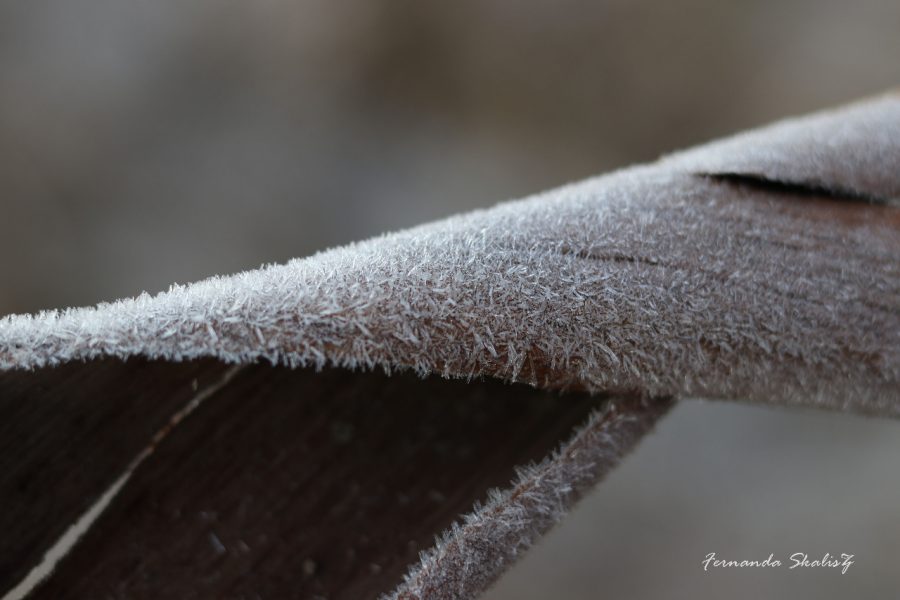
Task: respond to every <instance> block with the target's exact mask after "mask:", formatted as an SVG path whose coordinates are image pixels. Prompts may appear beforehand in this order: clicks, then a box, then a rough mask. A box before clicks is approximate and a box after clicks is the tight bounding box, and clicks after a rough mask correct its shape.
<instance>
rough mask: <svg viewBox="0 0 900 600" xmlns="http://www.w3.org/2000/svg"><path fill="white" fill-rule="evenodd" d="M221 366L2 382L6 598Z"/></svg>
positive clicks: (99, 371)
mask: <svg viewBox="0 0 900 600" xmlns="http://www.w3.org/2000/svg"><path fill="white" fill-rule="evenodd" d="M223 367H224V365H221V364H219V363H217V362H215V361H198V362H192V363H181V364H164V363H152V362H147V361H143V360H131V361H129V362H128V363H127V364H126V363H122V362H121V361H96V362H93V363H91V364H90V365H85V364H84V363H73V364H69V365H65V366H61V367H57V368H48V369H42V370H40V371H37V372H29V371H11V372H5V373H0V506H2V510H0V531H2V532H3V535H0V593H3V592H5V591H6V590H7V589H9V588H11V587H12V586H13V585H15V584H16V583H18V582H19V581H20V580H21V579H22V578H23V577H24V576H25V575H26V574H27V573H28V571H29V570H30V569H31V567H32V566H33V565H34V564H35V563H37V562H38V561H39V560H40V558H41V557H42V556H43V555H44V552H46V550H47V549H48V548H49V547H50V546H51V545H52V544H53V543H54V542H55V541H56V540H57V539H58V538H59V537H60V535H61V534H62V533H63V532H64V531H65V530H66V529H67V528H68V526H69V525H70V524H71V523H72V522H73V521H74V520H76V519H77V518H78V517H79V516H80V515H81V514H82V513H84V512H85V511H86V510H87V509H88V508H89V507H90V506H91V504H93V502H94V501H95V500H96V499H97V498H98V497H99V496H100V495H101V494H102V493H103V491H104V490H105V489H106V488H107V487H108V486H109V485H110V484H111V483H112V482H113V481H115V479H116V478H117V477H118V476H119V475H120V474H121V473H122V472H123V471H124V470H125V468H126V466H127V465H128V462H129V461H130V460H131V459H132V458H134V457H135V456H136V455H137V454H138V452H140V450H141V449H142V448H144V446H146V445H147V442H148V441H149V440H150V437H151V436H152V435H153V434H154V433H155V432H156V431H157V430H158V429H159V428H160V427H161V426H163V425H164V424H165V423H166V421H168V419H169V416H170V415H171V414H172V413H174V412H175V411H176V410H177V409H178V408H180V407H181V406H182V405H183V404H185V403H186V402H187V401H188V400H189V399H190V398H191V397H192V396H193V395H194V394H195V393H196V392H195V391H194V387H195V386H194V382H195V381H196V386H197V388H198V389H202V387H203V386H205V385H207V382H209V381H212V380H214V379H216V378H217V376H218V373H219V372H220V371H221V370H222V369H223Z"/></svg>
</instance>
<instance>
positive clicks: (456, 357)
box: [0, 94, 900, 599]
mask: <svg viewBox="0 0 900 600" xmlns="http://www.w3.org/2000/svg"><path fill="white" fill-rule="evenodd" d="M898 198H900V96H898V95H897V94H891V95H886V96H884V97H881V98H877V99H875V100H872V101H869V102H866V103H860V104H857V105H853V106H850V107H847V108H843V109H840V110H836V111H833V112H825V113H820V114H816V115H813V116H809V117H805V118H800V119H795V120H789V121H785V122H782V123H777V124H775V125H773V126H770V127H767V128H764V129H760V130H758V131H754V132H750V133H747V134H743V135H739V136H736V137H734V138H731V139H729V140H725V141H722V142H717V143H712V144H709V145H707V146H703V147H700V148H697V149H694V150H690V151H687V152H683V153H679V154H675V155H672V156H669V157H666V158H664V159H663V160H661V161H659V162H657V163H655V164H651V165H644V166H638V167H633V168H630V169H627V170H623V171H620V172H617V173H613V174H611V175H607V176H604V177H599V178H596V179H591V180H588V181H585V182H582V183H578V184H574V185H570V186H567V187H564V188H561V189H558V190H555V191H552V192H548V193H545V194H541V195H538V196H535V197H532V198H528V199H525V200H521V201H516V202H508V203H504V204H500V205H498V206H496V207H494V208H492V209H489V210H484V211H476V212H473V213H469V214H466V215H461V216H457V217H453V218H449V219H446V220H443V221H439V222H436V223H433V224H429V225H424V226H420V227H417V228H414V229H410V230H407V231H403V232H399V233H394V234H390V235H385V236H382V237H379V238H375V239H372V240H369V241H366V242H362V243H358V244H354V245H350V246H346V247H343V248H338V249H334V250H329V251H327V252H323V253H320V254H317V255H315V256H312V257H310V258H306V259H302V260H295V261H292V262H289V263H287V264H285V265H275V266H269V267H266V268H263V269H260V270H257V271H252V272H247V273H241V274H238V275H235V276H231V277H223V278H214V279H209V280H206V281H202V282H199V283H196V284H192V285H189V286H184V287H181V286H175V287H173V288H172V289H170V290H169V291H168V292H165V293H162V294H159V295H157V296H154V297H150V296H147V295H144V296H141V297H138V298H135V299H129V300H123V301H119V302H116V303H113V304H102V305H99V306H97V307H95V308H87V309H75V310H67V311H63V312H49V313H41V314H38V315H34V316H13V317H8V318H6V319H4V320H3V321H0V443H2V448H3V452H2V453H0V456H2V459H0V460H2V461H3V465H2V468H0V497H2V498H3V501H4V507H5V510H4V511H3V514H2V516H0V519H2V523H0V525H2V527H3V531H5V532H9V534H8V535H5V536H4V537H3V538H2V539H0V593H6V596H4V598H19V597H24V596H25V595H28V597H33V598H43V597H48V598H51V597H52V598H57V597H72V598H83V597H106V596H109V597H123V598H125V597H127V598H143V597H147V598H151V597H163V596H164V597H171V596H175V597H235V598H237V597H248V598H253V597H257V596H258V597H261V598H266V597H316V596H320V597H327V598H361V597H376V596H378V595H380V594H387V595H388V596H389V597H391V598H422V599H425V598H428V599H444V598H471V597H474V596H476V595H477V594H478V593H479V592H481V591H482V590H484V589H485V588H486V587H487V586H488V585H490V583H491V582H492V581H494V580H495V579H496V577H497V576H498V575H499V574H500V573H501V572H502V571H503V570H504V569H505V568H506V567H508V566H509V565H510V564H511V562H512V561H514V560H515V558H516V557H517V556H518V555H520V554H521V553H522V552H523V551H525V550H526V549H527V548H528V547H529V546H530V545H531V544H532V543H533V542H534V540H535V539H537V538H538V537H539V536H540V535H541V534H542V533H544V532H545V531H546V530H547V529H548V528H550V527H551V526H552V525H553V524H554V523H555V522H557V521H558V520H559V519H560V518H561V517H562V515H564V514H565V512H566V511H567V510H568V509H569V508H570V507H571V505H572V504H573V503H574V502H575V501H576V500H577V499H578V498H579V497H580V495H581V494H582V493H583V492H584V491H585V490H587V489H589V488H590V487H591V486H592V485H593V484H595V483H596V482H597V481H598V480H599V479H600V478H602V477H603V475H604V474H605V473H607V472H608V471H609V470H610V469H611V468H613V467H614V466H615V464H616V463H617V462H618V461H619V459H620V458H621V457H622V455H623V454H624V453H626V452H627V451H628V450H629V449H630V448H632V447H633V446H634V444H635V443H636V442H637V441H638V440H639V439H640V438H641V436H643V435H644V434H645V433H647V432H648V431H649V430H650V429H651V428H652V426H653V423H654V422H655V421H656V419H658V418H659V417H660V416H661V415H663V414H664V413H665V411H666V410H667V409H668V407H669V406H670V405H671V401H672V399H674V398H682V397H702V398H711V399H724V400H737V401H749V402H758V403H774V404H790V405H803V406H817V407H824V408H831V409H838V410H846V411H853V412H860V413H866V414H873V415H881V416H898V415H900V360H898V358H900V208H898V202H897V199H898ZM573 428H574V431H573ZM529 462H532V463H533V464H531V466H527V467H525V468H521V469H517V468H516V467H517V466H519V465H525V464H528V463H529ZM511 480H512V483H509V482H510V481H511ZM498 487H499V491H498V490H497V489H495V488H498ZM492 489H494V491H489V490H492ZM463 514H465V515H467V516H465V517H463V518H462V519H461V520H458V519H459V515H463ZM600 526H601V527H602V524H601V525H600ZM440 532H443V534H441V536H440V537H439V538H438V539H437V541H436V543H433V545H432V542H433V541H434V536H435V535H436V534H439V533H440ZM429 547H430V549H429ZM420 553H421V554H420ZM419 554H420V556H419V560H418V562H415V560H416V556H417V555H419ZM412 563H415V564H412ZM410 564H412V566H411V568H410V570H409V572H408V573H407V575H406V578H405V579H403V573H404V572H405V571H406V570H407V567H408V565H410ZM6 590H10V591H9V592H6Z"/></svg>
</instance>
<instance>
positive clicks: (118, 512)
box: [0, 360, 602, 598]
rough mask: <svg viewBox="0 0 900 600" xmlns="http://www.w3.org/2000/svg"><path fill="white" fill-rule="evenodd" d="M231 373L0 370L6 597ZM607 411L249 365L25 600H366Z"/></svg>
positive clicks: (577, 398)
mask: <svg viewBox="0 0 900 600" xmlns="http://www.w3.org/2000/svg"><path fill="white" fill-rule="evenodd" d="M227 368H229V367H227V366H225V365H223V364H221V363H218V362H215V361H199V362H192V363H184V364H174V363H162V362H147V361H143V360H131V361H128V362H127V363H122V362H118V361H114V360H107V361H97V362H93V363H76V364H71V365H68V366H65V367H61V368H55V369H43V370H40V371H38V372H34V373H31V372H24V373H23V372H9V373H3V374H2V375H0V398H2V403H0V415H2V416H0V422H2V423H3V429H2V431H0V440H2V444H3V446H2V447H3V450H4V452H3V453H2V457H3V458H2V460H3V465H2V467H3V468H2V469H0V494H2V497H3V498H4V510H3V511H2V512H0V519H2V522H0V526H2V528H3V531H5V532H7V533H6V535H4V536H3V538H2V541H0V544H2V546H0V560H2V562H0V585H2V588H0V589H2V590H3V591H4V592H5V591H6V590H8V589H9V588H10V587H12V586H13V585H15V584H16V583H18V582H19V581H20V580H21V579H22V577H23V576H24V575H25V574H26V573H27V571H28V570H29V569H30V568H31V567H32V566H33V565H34V564H36V563H37V562H38V561H39V560H40V558H41V556H42V555H43V553H44V552H45V551H46V550H47V549H48V547H49V546H50V545H51V544H52V543H53V542H54V541H55V540H56V539H57V538H58V537H59V536H60V535H61V534H62V533H63V532H64V531H65V529H66V528H67V527H68V526H69V525H70V524H71V523H72V522H73V521H74V520H75V519H77V518H78V516H80V515H81V514H82V513H83V512H84V511H85V510H86V509H87V508H88V506H90V504H91V503H93V502H94V501H95V500H96V499H97V498H98V497H99V496H100V494H101V493H102V492H103V490H104V489H105V488H106V487H107V486H109V485H110V484H111V483H112V481H114V480H115V478H116V477H118V476H119V475H120V474H121V472H122V471H123V470H124V469H125V468H126V466H127V464H128V463H129V461H130V460H131V459H132V458H134V456H135V455H136V454H137V453H138V452H140V450H141V449H142V448H143V447H144V445H146V444H147V443H148V441H149V439H150V438H151V437H152V434H153V431H155V430H156V429H158V428H159V427H160V426H162V425H164V424H165V422H166V420H167V419H168V416H169V415H170V414H172V412H173V410H175V409H177V408H178V407H179V404H180V403H184V402H185V401H186V400H187V399H189V398H190V397H191V396H192V395H194V394H196V393H197V391H195V390H199V391H202V389H203V387H204V386H206V385H212V383H213V382H214V381H215V380H216V379H217V378H218V377H219V376H221V374H222V373H223V371H224V370H225V369H227ZM195 380H196V383H195ZM38 382H39V383H38ZM100 390H102V391H103V393H99V391H100ZM600 404H602V400H600V399H598V398H590V397H588V396H586V395H571V396H567V397H566V398H565V399H564V401H560V400H559V399H558V398H557V397H554V396H553V395H551V394H549V393H547V392H542V391H539V390H534V389H532V388H529V387H526V386H522V385H513V386H510V385H504V384H501V383H499V382H495V381H479V382H471V383H466V382H464V381H458V380H445V379H440V378H428V379H424V380H423V379H419V378H418V377H416V376H413V375H394V376H392V377H390V378H388V377H386V376H384V375H383V374H380V373H351V372H347V371H342V370H327V371H325V372H322V373H318V374H317V373H315V372H314V371H311V370H306V369H301V370H290V369H287V368H281V367H270V366H267V365H252V366H248V367H244V368H243V369H242V370H241V371H240V372H239V373H238V374H237V375H236V376H235V377H234V378H233V379H232V380H231V382H230V383H229V384H228V385H226V386H224V387H223V388H222V389H220V390H219V391H218V392H216V393H215V394H213V395H212V396H211V397H210V398H208V399H207V400H206V401H205V402H204V404H203V405H202V406H201V407H200V408H199V409H198V410H197V412H196V413H195V414H194V415H192V416H191V417H189V418H187V419H186V420H185V421H184V422H183V423H182V424H180V425H179V426H178V427H176V428H175V429H174V431H173V432H172V433H171V435H170V436H169V437H168V438H167V439H166V440H165V441H164V443H162V444H160V446H159V448H158V449H157V450H156V452H155V453H154V454H153V455H152V456H151V457H150V458H149V459H148V460H147V461H146V463H145V464H143V465H141V466H140V467H139V468H138V469H137V471H136V472H135V474H134V475H133V477H132V478H131V480H130V481H129V482H128V483H127V485H126V486H125V487H124V489H123V490H122V492H121V493H120V494H119V495H118V496H117V497H116V499H115V500H114V501H113V502H112V504H111V505H110V506H109V507H108V509H107V510H106V511H105V512H104V513H103V515H102V516H101V517H100V519H99V520H98V521H97V522H96V523H95V524H94V526H93V527H92V528H91V529H90V530H89V532H88V533H87V534H86V536H85V537H84V538H83V539H82V540H81V541H80V543H78V544H77V545H76V546H75V548H74V550H73V551H72V552H71V553H70V554H69V555H68V556H66V557H65V558H64V559H63V560H62V561H61V562H60V564H59V565H58V566H57V568H56V570H55V572H54V573H53V575H52V576H51V577H50V578H49V580H48V581H46V582H45V583H44V584H42V585H41V586H40V587H38V588H37V590H36V591H35V593H33V594H32V595H31V596H30V597H34V598H94V597H113V598H160V597H201V598H211V597H230V598H240V597H246V598H255V597H261V598H270V597H278V598H285V597H310V596H313V595H321V596H323V597H328V598H362V597H373V596H375V595H377V594H378V593H381V592H384V591H386V590H389V589H391V588H392V587H394V586H395V585H396V584H398V583H399V582H400V579H401V575H402V574H403V573H404V572H405V570H406V569H407V567H408V565H409V564H410V563H412V562H413V561H414V560H415V558H416V556H417V554H418V552H419V551H420V550H422V549H425V548H428V547H429V546H430V545H431V543H432V542H433V539H434V536H435V535H436V534H438V533H440V532H441V531H443V530H444V529H446V528H447V527H448V526H449V525H450V524H451V522H453V521H454V520H455V519H456V518H457V517H458V515H459V514H461V513H463V512H468V511H469V510H471V506H472V503H473V502H474V501H476V500H483V499H484V498H485V493H486V491H487V490H488V489H489V488H490V487H494V486H503V487H506V486H507V485H508V483H509V481H510V480H511V479H512V478H513V476H514V471H513V467H514V466H515V465H520V464H522V463H524V462H526V461H529V460H537V459H540V458H541V457H543V456H545V455H546V454H547V453H548V452H549V451H550V450H551V449H553V448H554V447H555V446H556V445H557V444H558V443H559V441H560V440H561V439H564V438H565V437H567V436H568V435H569V433H570V431H571V430H572V428H573V427H574V426H575V425H576V424H577V423H579V422H581V421H583V420H584V419H585V417H586V416H587V415H588V413H589V412H590V411H591V410H592V409H593V408H596V407H598V406H599V405H600ZM34 432H40V433H39V435H34Z"/></svg>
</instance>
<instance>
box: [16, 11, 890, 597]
mask: <svg viewBox="0 0 900 600" xmlns="http://www.w3.org/2000/svg"><path fill="white" fill-rule="evenodd" d="M898 32H900V3H897V2H896V1H894V0H860V1H858V2H853V3H849V2H845V1H839V0H824V1H815V2H814V1H812V0H806V1H802V2H795V3H786V2H781V1H775V0H765V1H753V2H750V1H747V2H721V1H716V0H686V1H684V2H663V1H661V0H638V1H625V0H607V1H602V0H601V1H597V2H594V1H591V2H587V1H579V0H556V1H552V2H551V1H549V0H541V1H531V2H525V1H515V2H514V1H512V0H477V1H476V0H465V1H456V2H423V1H413V0H407V1H383V0H366V1H358V2H333V1H327V0H300V1H295V2H287V1H281V0H261V1H259V2H228V1H217V2H213V1H212V0H193V1H191V2H183V1H179V2H176V1H174V0H160V1H157V2H141V3H138V2H130V3H126V2H114V1H112V0H36V1H33V2H6V3H3V4H2V5H0V274H2V281H3V285H2V286H0V315H3V314H8V313H14V312H32V311H36V310H40V309H46V308H57V307H65V306H73V305H85V304H93V303H96V302H98V301H104V300H112V299H115V298H117V297H122V296H130V295H135V294H137V293H140V292H141V291H144V290H146V291H149V292H155V291H160V290H163V289H165V288H166V287H167V286H168V285H169V284H170V283H172V282H176V281H177V282H182V283H184V282H189V281H192V280H196V279H199V278H203V277H206V276H209V275H213V274H217V273H218V274H221V273H230V272H234V271H238V270H243V269H249V268H254V267H257V266H259V265H260V264H262V263H268V262H281V261H285V260H287V259H289V258H292V257H298V256H304V255H307V254H310V253H312V252H315V251H316V250H320V249H323V248H326V247H330V246H334V245H338V244H342V243H345V242H349V241H352V240H356V239H359V238H364V237H367V236H370V235H374V234H378V233H381V232H384V231H388V230H394V229H399V228H403V227H407V226H410V225H414V224H417V223H419V222H422V221H426V220H430V219H434V218H438V217H441V216H444V215H449V214H452V213H455V212H459V211H462V210H467V209H472V208H476V207H484V206H489V205H491V204H493V203H495V202H497V201H500V200H504V199H508V198H512V197H519V196H523V195H526V194H528V193H531V192H536V191H539V190H541V189H544V188H547V187H551V186H555V185H558V184H562V183H565V182H568V181H571V180H574V179H578V178H583V177H586V176H589V175H592V174H597V173H600V172H603V171H606V170H609V169H612V168H615V167H619V166H623V165H626V164H628V163H632V162H635V161H648V160H652V159H654V158H655V157H657V156H659V155H660V154H661V153H665V152H669V151H672V150H675V149H677V148H680V147H684V146H688V145H691V144H695V143H698V142H701V141H704V140H707V139H709V138H712V137H716V136H720V135H724V134H727V133H730V132H732V131H736V130H740V129H743V128H747V127H750V126H754V125H758V124H762V123H765V122H767V121H769V120H772V119H775V118H779V117H782V116H786V115H790V114H794V113H802V112H807V111H810V110H814V109H817V108H823V107H827V106H829V105H833V104H836V103H841V102H845V101H849V100H853V99H855V98H857V97H860V96H865V95H869V94H873V93H877V92H879V91H882V90H884V89H886V88H888V87H891V86H893V85H896V84H897V83H898V82H900V60H898V57H900V35H898ZM651 448H653V449H654V452H651ZM898 452H900V429H898V425H897V423H894V422H877V421H868V420H862V419H856V418H850V417H844V416H840V415H823V414H818V413H786V412H784V411H768V410H764V409H756V408H747V407H741V406H705V405H699V404H689V405H687V406H683V407H681V408H679V409H677V411H676V413H675V414H674V415H673V416H672V418H671V419H669V420H668V421H667V422H666V423H665V424H664V425H663V426H662V428H661V431H660V433H659V434H658V435H657V436H656V437H655V438H653V439H652V440H650V441H649V442H648V443H647V444H646V445H645V446H644V447H643V448H642V449H641V450H640V451H639V453H638V454H637V455H635V457H633V459H632V460H630V461H629V462H628V463H626V465H625V467H624V468H623V469H622V470H621V471H619V472H617V473H616V474H614V476H613V478H612V479H611V480H610V481H609V482H607V484H606V485H603V486H601V487H600V488H599V489H598V491H597V492H596V493H595V494H593V495H592V496H591V497H590V498H589V499H588V500H586V501H585V503H583V505H582V506H581V508H580V509H579V510H578V511H577V513H576V514H575V515H573V517H572V518H571V519H569V521H567V522H566V524H565V525H564V526H563V527H561V528H560V529H558V530H557V531H556V532H555V533H554V534H553V535H552V536H551V537H550V538H549V539H548V540H547V541H546V542H544V543H543V544H542V545H541V546H540V547H539V548H538V549H537V550H536V551H535V552H534V553H532V554H531V555H530V556H529V557H528V558H526V560H525V562H523V563H522V564H521V565H520V567H518V568H516V569H514V570H513V571H512V572H511V573H509V575H508V576H507V577H506V578H505V579H504V580H503V581H501V582H500V584H499V585H498V587H497V588H496V589H495V590H494V591H493V592H492V594H491V598H493V599H494V600H500V599H501V598H547V597H559V590H560V588H561V587H562V589H563V590H565V593H564V596H565V597H569V598H600V597H611V598H620V597H660V598H663V597H665V598H677V597H697V598H699V597H710V598H715V597H721V596H722V595H723V594H724V595H726V596H728V597H731V598H744V597H746V598H751V597H758V596H760V595H773V594H774V595H779V596H788V595H791V596H793V597H805V596H807V595H809V596H812V595H813V594H815V595H816V596H817V597H819V598H824V597H834V598H843V597H846V596H847V595H850V594H851V593H852V594H853V595H856V596H857V597H863V596H864V595H866V594H869V595H870V596H871V597H886V595H890V594H893V593H895V592H896V590H897V589H900V574H898V570H897V569H896V565H897V557H898V556H900V519H898V518H897V517H898V513H897V511H896V507H897V506H900V466H898V463H897V461H896V460H893V459H892V458H891V457H896V456H897V455H898ZM711 551H716V552H717V553H719V555H722V556H724V557H738V558H745V557H746V558H765V557H766V556H768V554H769V553H770V552H774V553H775V554H776V555H786V554H787V555H789V554H791V553H793V552H796V551H807V552H809V553H810V554H822V553H824V552H825V551H828V552H831V553H832V554H834V553H840V552H852V553H856V554H857V563H856V564H855V565H854V566H853V567H851V569H850V571H849V572H848V574H846V575H843V576H842V575H840V574H839V573H834V572H831V571H827V572H823V571H821V570H819V571H813V570H806V571H804V572H798V571H787V570H784V569H782V570H779V571H778V572H768V571H767V572H759V571H752V572H748V571H746V570H744V571H739V572H727V573H723V572H718V573H715V574H707V573H704V572H703V571H702V568H701V567H700V560H701V559H702V558H703V556H704V555H705V554H706V553H708V552H711Z"/></svg>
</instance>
